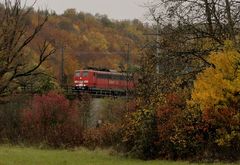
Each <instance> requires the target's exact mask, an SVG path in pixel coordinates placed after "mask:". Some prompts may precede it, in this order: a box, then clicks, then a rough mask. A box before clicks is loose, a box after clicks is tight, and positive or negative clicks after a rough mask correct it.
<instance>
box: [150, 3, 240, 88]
mask: <svg viewBox="0 0 240 165" xmlns="http://www.w3.org/2000/svg"><path fill="white" fill-rule="evenodd" d="M239 6H240V4H239V2H238V1H236V0H200V1H197V0H193V1H181V0H167V1H165V0H156V1H154V2H153V3H151V4H150V5H149V6H148V7H149V11H150V12H149V13H150V17H151V19H152V20H153V21H154V23H155V26H154V27H153V30H154V31H153V32H152V33H151V35H154V36H158V37H154V38H153V41H154V44H155V47H156V49H159V54H158V55H157V53H155V55H156V56H158V58H159V59H158V61H159V65H160V66H166V67H163V68H161V71H163V72H165V73H167V72H168V75H169V76H167V77H169V78H172V79H176V77H180V76H181V77H182V78H181V81H182V83H180V85H182V86H186V84H188V85H189V84H191V83H192V82H193V80H194V78H195V76H196V74H197V73H199V72H201V71H202V70H203V69H204V68H205V67H207V66H212V67H214V65H213V64H212V63H210V62H209V61H208V60H206V59H207V57H208V55H209V54H210V52H212V51H218V50H222V49H223V47H224V41H225V40H227V39H228V40H232V41H233V42H234V47H235V48H236V49H238V50H239V45H238V43H239V38H238V35H239V18H240V14H239V9H238V8H239Z"/></svg>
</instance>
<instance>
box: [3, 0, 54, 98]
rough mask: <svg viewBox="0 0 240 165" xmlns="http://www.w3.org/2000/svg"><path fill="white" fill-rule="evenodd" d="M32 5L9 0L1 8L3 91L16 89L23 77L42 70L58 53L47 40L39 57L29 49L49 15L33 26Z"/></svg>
mask: <svg viewBox="0 0 240 165" xmlns="http://www.w3.org/2000/svg"><path fill="white" fill-rule="evenodd" d="M31 10H32V9H31V8H29V9H28V8H26V7H22V4H21V1H20V0H16V1H14V3H12V2H11V1H10V0H5V3H4V8H2V9H1V10H0V15H1V18H0V19H1V25H0V95H1V96H2V95H5V94H8V93H9V92H11V91H13V90H14V89H15V88H16V87H17V86H18V83H19V79H21V78H22V77H29V76H32V75H39V74H41V73H40V72H39V71H38V69H39V68H40V66H41V65H42V64H43V62H44V61H46V59H47V58H48V57H49V56H50V55H52V54H53V53H54V49H51V48H50V43H49V42H47V41H46V40H45V41H44V42H43V44H42V45H40V46H39V55H38V57H37V58H38V59H37V60H36V61H33V59H34V58H35V57H33V55H32V54H31V51H29V45H30V44H31V42H32V41H33V39H34V38H36V36H37V35H38V34H39V32H40V31H41V29H42V27H43V25H44V24H45V23H46V21H47V18H48V17H47V16H45V17H44V18H42V17H41V16H39V22H38V25H37V26H36V27H35V28H34V29H33V30H31V29H29V27H28V24H27V20H28V16H29V14H30V12H31Z"/></svg>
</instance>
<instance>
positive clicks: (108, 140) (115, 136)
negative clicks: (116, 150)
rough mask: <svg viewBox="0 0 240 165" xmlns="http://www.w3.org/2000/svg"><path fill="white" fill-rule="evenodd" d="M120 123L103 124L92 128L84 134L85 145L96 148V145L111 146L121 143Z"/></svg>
mask: <svg viewBox="0 0 240 165" xmlns="http://www.w3.org/2000/svg"><path fill="white" fill-rule="evenodd" d="M120 137H121V134H120V125H119V124H103V125H102V126H100V127H99V128H90V129H88V130H86V131H85V132H84V134H83V139H84V141H83V145H84V146H86V147H88V148H90V149H95V148H96V147H110V146H115V147H117V145H118V144H119V143H120Z"/></svg>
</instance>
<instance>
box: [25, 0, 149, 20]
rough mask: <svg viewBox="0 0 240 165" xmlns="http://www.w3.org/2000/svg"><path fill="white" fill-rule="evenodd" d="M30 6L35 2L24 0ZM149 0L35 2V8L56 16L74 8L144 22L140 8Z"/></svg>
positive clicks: (53, 0)
mask: <svg viewBox="0 0 240 165" xmlns="http://www.w3.org/2000/svg"><path fill="white" fill-rule="evenodd" d="M26 1H27V3H28V4H32V3H33V2H34V1H35V0H26ZM149 1H150V0H37V3H36V5H35V7H40V8H41V9H46V8H47V9H49V10H51V9H52V10H55V11H56V12H57V13H58V14H61V13H63V11H64V10H65V9H68V8H75V9H77V11H83V12H89V13H92V14H96V13H100V14H107V15H108V17H109V18H113V19H134V18H137V19H140V20H141V21H144V19H145V17H144V14H146V12H147V10H146V8H144V7H142V6H143V5H144V4H145V3H147V2H149Z"/></svg>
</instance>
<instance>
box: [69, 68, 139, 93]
mask: <svg viewBox="0 0 240 165" xmlns="http://www.w3.org/2000/svg"><path fill="white" fill-rule="evenodd" d="M73 89H74V91H77V92H88V93H93V94H106V95H126V93H127V92H129V91H132V90H133V89H134V82H133V78H132V76H131V75H130V74H127V73H120V72H116V71H99V70H92V69H86V70H76V71H75V73H74V87H73Z"/></svg>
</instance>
